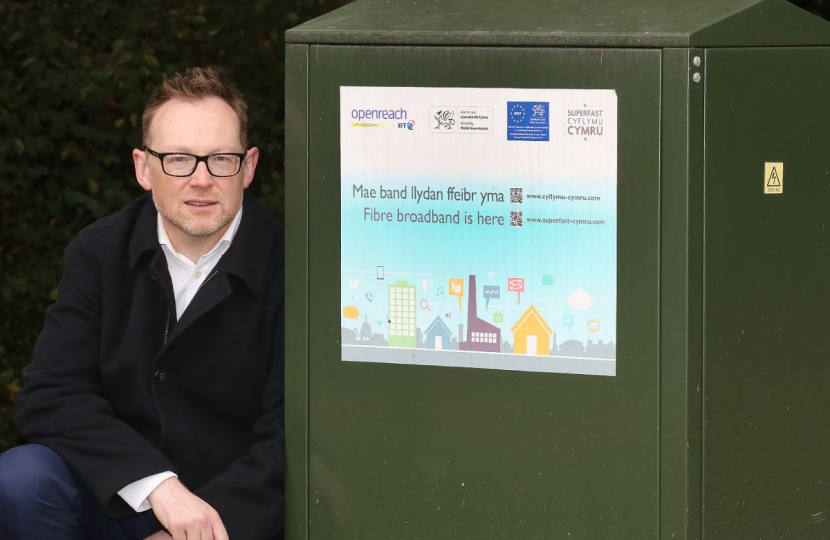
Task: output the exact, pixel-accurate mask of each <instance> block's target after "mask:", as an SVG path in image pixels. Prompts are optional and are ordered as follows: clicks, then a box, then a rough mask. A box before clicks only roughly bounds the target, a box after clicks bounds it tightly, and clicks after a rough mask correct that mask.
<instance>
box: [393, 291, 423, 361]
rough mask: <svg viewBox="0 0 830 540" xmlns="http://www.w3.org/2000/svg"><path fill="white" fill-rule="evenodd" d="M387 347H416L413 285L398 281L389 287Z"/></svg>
mask: <svg viewBox="0 0 830 540" xmlns="http://www.w3.org/2000/svg"><path fill="white" fill-rule="evenodd" d="M389 346H390V347H408V348H413V349H414V348H415V347H417V346H418V338H417V336H416V334H415V285H410V284H409V282H407V281H398V282H396V283H391V284H390V285H389Z"/></svg>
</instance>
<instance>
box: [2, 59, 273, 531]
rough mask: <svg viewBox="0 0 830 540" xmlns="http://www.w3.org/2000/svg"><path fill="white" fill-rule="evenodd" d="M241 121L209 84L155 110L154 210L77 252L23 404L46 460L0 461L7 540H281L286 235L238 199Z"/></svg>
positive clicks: (83, 238)
mask: <svg viewBox="0 0 830 540" xmlns="http://www.w3.org/2000/svg"><path fill="white" fill-rule="evenodd" d="M246 109H247V107H246V105H245V102H244V100H243V98H242V96H241V94H239V92H238V91H237V90H236V89H235V88H234V87H233V86H232V85H230V84H229V83H228V82H226V81H225V80H224V77H223V75H222V74H221V73H220V72H219V71H218V70H214V69H200V68H191V69H188V70H187V71H185V72H184V73H183V74H179V75H176V76H174V77H172V78H169V79H166V80H165V81H164V82H163V83H162V84H161V85H160V86H159V88H157V89H156V90H155V92H154V93H153V94H152V96H151V98H150V101H149V103H148V104H147V107H146V109H145V112H144V117H143V131H144V133H143V137H144V140H143V144H144V148H142V149H141V150H138V149H136V150H134V151H133V161H134V164H135V174H136V178H137V180H138V183H139V184H140V185H141V187H142V188H144V189H145V190H147V191H149V192H150V194H149V195H145V196H143V197H141V198H139V199H138V200H136V201H134V202H132V203H130V204H129V205H127V206H126V207H125V208H124V209H123V210H122V211H121V212H119V213H118V214H116V215H113V216H110V217H107V218H104V219H102V220H100V221H98V222H97V223H95V224H93V225H92V226H90V227H89V228H87V229H85V230H84V231H82V232H81V233H80V234H79V235H78V236H77V237H76V238H75V239H74V240H73V241H72V242H71V243H70V245H69V246H68V247H67V249H66V253H65V268H64V276H63V279H62V280H61V284H60V287H59V289H58V299H57V302H56V304H55V305H54V306H53V307H52V308H50V310H49V312H48V314H47V320H46V325H45V327H44V330H43V332H42V333H41V335H40V337H39V338H38V341H37V344H36V346H35V351H34V356H33V360H32V363H31V364H30V365H29V366H28V368H27V369H26V370H25V373H24V379H25V384H24V387H23V389H22V390H21V392H20V394H19V396H18V398H17V402H16V408H17V413H18V425H19V428H20V431H21V433H22V434H23V435H24V437H26V438H27V440H29V441H30V442H31V443H34V444H29V445H26V446H22V447H18V448H14V449H12V450H10V451H9V452H7V453H6V454H5V455H3V456H2V457H0V538H3V539H6V540H10V539H18V538H19V539H27V540H28V539H32V540H34V539H39V540H61V539H73V540H75V539H78V540H80V539H98V538H100V539H107V540H113V539H121V538H124V539H138V540H142V539H144V538H149V539H152V540H159V539H163V538H168V539H169V538H170V537H171V536H172V537H173V538H174V539H175V540H185V539H187V540H193V539H200V540H225V539H227V538H229V537H230V538H233V539H235V540H258V539H263V540H266V539H268V540H271V539H276V538H281V537H282V529H283V517H284V510H283V506H284V504H283V486H284V482H283V479H284V473H283V469H284V437H283V353H282V350H283V349H282V347H283V343H282V339H283V330H282V324H283V285H282V283H283V237H282V230H281V229H280V228H279V227H278V226H277V225H276V224H275V223H274V222H273V221H272V220H271V218H270V217H269V216H268V214H267V212H266V211H265V210H264V209H263V208H262V207H261V206H260V205H258V204H257V203H256V202H255V201H254V200H253V199H251V198H250V197H248V196H247V195H245V196H243V192H244V190H245V189H246V188H247V187H248V186H249V185H250V184H251V181H252V180H253V178H254V171H255V169H256V164H257V159H258V157H259V151H258V150H257V149H256V148H247V133H246V131H247V111H246ZM150 510H151V511H150ZM113 518H114V519H113ZM162 527H163V529H164V530H163V529H162Z"/></svg>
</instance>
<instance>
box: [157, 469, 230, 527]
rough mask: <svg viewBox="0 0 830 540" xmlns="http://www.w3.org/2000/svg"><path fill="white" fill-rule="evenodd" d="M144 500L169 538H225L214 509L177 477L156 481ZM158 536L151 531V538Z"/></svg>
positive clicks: (220, 522)
mask: <svg viewBox="0 0 830 540" xmlns="http://www.w3.org/2000/svg"><path fill="white" fill-rule="evenodd" d="M147 500H148V501H150V505H151V506H152V507H153V513H154V514H155V515H156V518H158V520H159V523H161V524H162V526H163V527H164V528H165V529H167V530H168V531H169V532H170V535H172V536H173V540H229V539H228V533H227V531H226V530H225V526H224V525H223V524H222V520H221V519H220V518H219V514H218V513H217V512H216V510H214V509H213V508H212V507H211V506H210V505H209V504H208V503H206V502H205V501H203V500H202V499H200V498H199V497H197V496H196V495H194V494H193V493H191V492H190V491H188V489H187V488H186V487H184V485H182V483H181V482H179V479H178V478H168V479H167V480H165V481H164V482H162V483H161V484H159V485H158V487H157V488H156V489H154V490H153V491H152V492H151V493H150V495H148V496H147ZM156 534H159V533H156ZM161 538H164V536H158V537H157V536H156V535H155V534H154V535H153V536H151V537H150V539H152V540H158V539H161ZM150 539H148V540H150Z"/></svg>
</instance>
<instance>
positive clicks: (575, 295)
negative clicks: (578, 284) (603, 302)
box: [568, 289, 594, 309]
mask: <svg viewBox="0 0 830 540" xmlns="http://www.w3.org/2000/svg"><path fill="white" fill-rule="evenodd" d="M568 305H569V306H571V307H572V308H574V309H588V308H589V307H591V306H593V305H594V299H593V298H591V295H590V294H588V293H587V292H585V291H583V290H582V289H577V290H575V291H574V292H572V293H571V294H569V295H568Z"/></svg>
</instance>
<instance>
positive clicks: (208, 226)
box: [151, 191, 242, 237]
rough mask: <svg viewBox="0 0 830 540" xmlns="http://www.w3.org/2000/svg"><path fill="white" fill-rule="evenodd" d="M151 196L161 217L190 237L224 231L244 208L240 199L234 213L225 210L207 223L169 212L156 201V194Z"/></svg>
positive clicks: (153, 193) (179, 213)
mask: <svg viewBox="0 0 830 540" xmlns="http://www.w3.org/2000/svg"><path fill="white" fill-rule="evenodd" d="M151 194H152V196H153V204H154V205H155V206H156V211H157V212H158V213H159V214H161V217H163V218H164V219H166V220H167V221H168V222H170V223H171V224H172V225H173V226H174V227H176V228H177V229H180V230H182V231H184V232H185V233H187V234H189V235H190V236H198V237H203V236H210V235H212V234H214V233H216V232H217V231H220V230H222V228H223V227H225V226H227V225H228V224H229V223H230V222H231V221H233V218H235V217H236V214H237V213H238V212H239V209H240V208H242V199H241V198H240V200H239V205H238V206H237V207H236V208H235V209H234V210H233V211H230V210H228V209H225V208H223V209H222V210H221V211H220V212H219V215H218V216H216V217H215V218H213V219H212V220H210V221H207V222H205V221H204V220H198V219H195V218H191V217H188V216H185V215H184V214H183V213H182V212H168V211H167V210H166V209H164V208H162V206H161V205H159V203H158V201H157V200H156V192H155V191H151Z"/></svg>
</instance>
